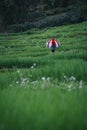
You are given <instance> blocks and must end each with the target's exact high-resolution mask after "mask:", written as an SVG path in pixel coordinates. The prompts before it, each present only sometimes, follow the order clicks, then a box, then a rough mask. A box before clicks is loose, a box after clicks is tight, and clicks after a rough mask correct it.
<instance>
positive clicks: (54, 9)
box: [0, 0, 87, 32]
mask: <svg viewBox="0 0 87 130" xmlns="http://www.w3.org/2000/svg"><path fill="white" fill-rule="evenodd" d="M86 4H87V2H86V0H1V1H0V32H2V31H8V32H10V30H11V31H13V32H20V31H25V30H26V29H29V28H33V27H36V24H40V22H41V24H40V25H38V26H43V27H46V26H47V27H49V24H51V23H49V20H48V23H47V21H44V19H47V17H48V16H49V15H58V14H60V15H61V17H62V13H67V11H68V9H69V7H72V8H71V12H72V13H71V12H70V14H71V16H72V20H70V21H68V23H73V22H74V21H75V22H79V21H84V20H87V13H86V12H87V6H86ZM74 8H77V9H76V10H74ZM47 12H48V13H47ZM70 14H69V15H70ZM68 17H69V16H68ZM61 19H62V18H61ZM69 19H70V17H69ZM41 20H42V21H43V22H42V21H41ZM50 20H51V19H50ZM59 20H60V18H59ZM37 21H38V23H37ZM62 21H63V22H62V24H66V18H63V20H62ZM64 21H65V22H64ZM72 21H73V22H72ZM53 22H54V25H55V26H58V25H60V24H58V23H57V24H56V23H55V20H54V21H53V20H52V24H53ZM26 23H28V24H27V25H26ZM43 23H44V24H45V25H44V24H43ZM60 23H61V20H60ZM15 24H16V25H15ZM9 25H11V26H10V28H9ZM50 26H53V25H50ZM17 28H18V29H17Z"/></svg>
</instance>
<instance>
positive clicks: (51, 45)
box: [46, 38, 60, 52]
mask: <svg viewBox="0 0 87 130" xmlns="http://www.w3.org/2000/svg"><path fill="white" fill-rule="evenodd" d="M59 46H60V42H59V41H56V40H55V39H54V38H52V39H51V40H50V41H49V42H47V44H46V47H48V48H50V49H51V51H52V52H55V49H56V48H58V47H59Z"/></svg>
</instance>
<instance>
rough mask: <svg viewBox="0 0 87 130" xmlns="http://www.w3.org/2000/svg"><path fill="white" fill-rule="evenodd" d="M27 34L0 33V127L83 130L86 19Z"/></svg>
mask: <svg viewBox="0 0 87 130" xmlns="http://www.w3.org/2000/svg"><path fill="white" fill-rule="evenodd" d="M29 32H31V33H29ZM29 32H28V31H26V32H24V33H19V34H16V33H15V34H0V130H24V129H25V130H53V129H54V130H75V129H77V130H86V129H87V105H86V104H87V103H86V102H87V101H86V100H87V22H83V23H79V24H73V25H67V26H61V27H54V28H47V29H44V30H36V31H35V29H32V30H29ZM52 36H55V38H56V39H58V40H59V41H60V42H61V46H60V48H58V49H56V52H55V53H54V54H53V53H52V52H51V51H50V49H48V48H46V41H48V40H49V39H50V38H51V37H52Z"/></svg>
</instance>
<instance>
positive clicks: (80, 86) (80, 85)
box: [79, 80, 83, 88]
mask: <svg viewBox="0 0 87 130" xmlns="http://www.w3.org/2000/svg"><path fill="white" fill-rule="evenodd" d="M82 85H83V82H82V80H81V81H80V82H79V88H82Z"/></svg>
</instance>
